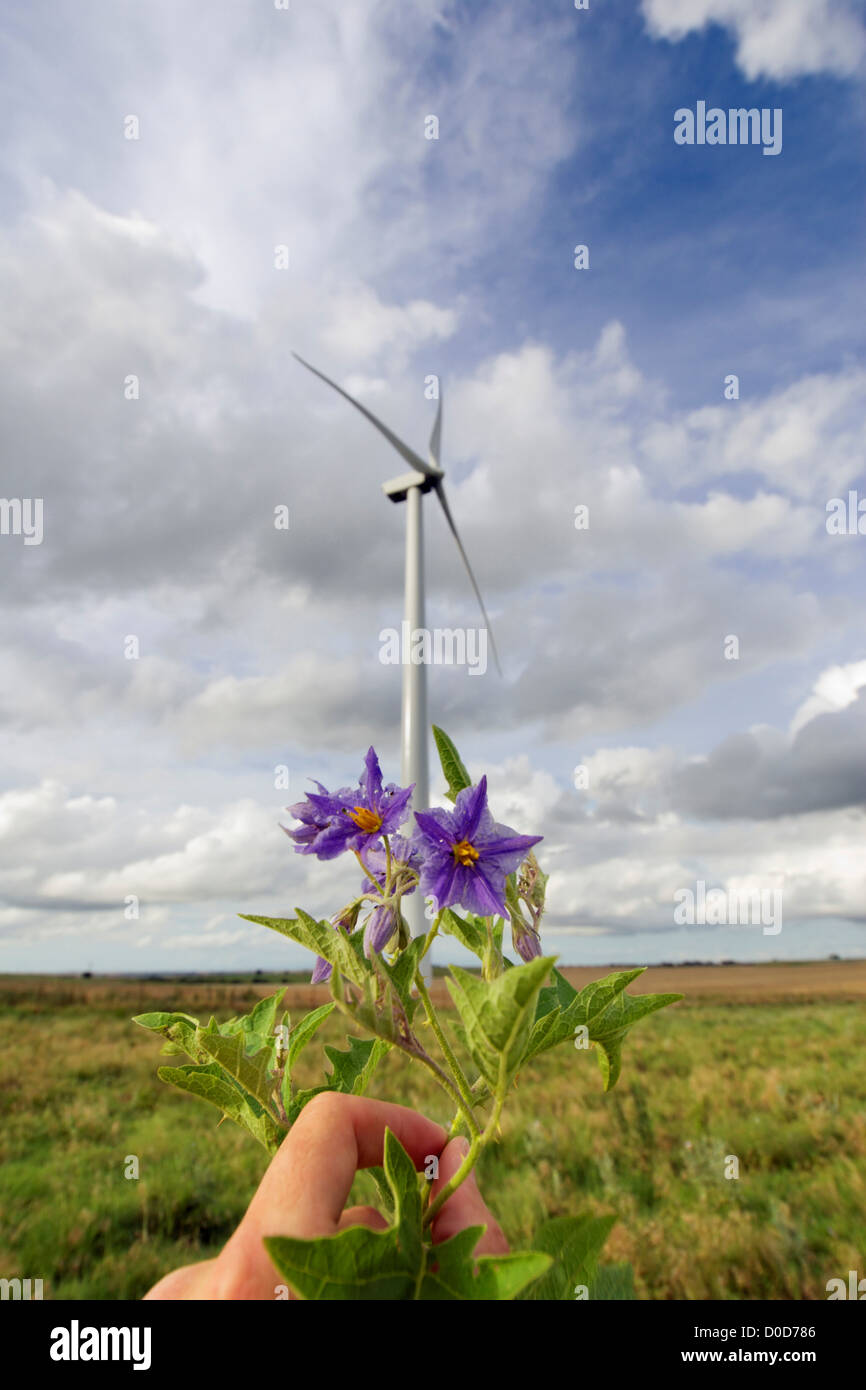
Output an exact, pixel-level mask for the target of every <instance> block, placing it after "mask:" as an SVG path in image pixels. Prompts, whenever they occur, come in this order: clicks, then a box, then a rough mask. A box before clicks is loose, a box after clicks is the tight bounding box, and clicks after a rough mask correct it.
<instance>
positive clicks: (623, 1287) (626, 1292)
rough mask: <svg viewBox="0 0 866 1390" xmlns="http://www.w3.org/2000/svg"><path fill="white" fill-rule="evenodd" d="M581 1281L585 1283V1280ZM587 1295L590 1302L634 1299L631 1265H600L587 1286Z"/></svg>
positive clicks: (635, 1295) (635, 1296)
mask: <svg viewBox="0 0 866 1390" xmlns="http://www.w3.org/2000/svg"><path fill="white" fill-rule="evenodd" d="M582 1282H583V1283H586V1280H585V1279H584V1280H583V1281H582ZM587 1295H588V1297H589V1300H590V1302H591V1301H592V1300H596V1301H597V1300H598V1299H616V1300H617V1301H621V1300H626V1299H636V1298H637V1294H636V1293H635V1288H634V1270H633V1269H632V1267H631V1265H630V1264H617V1265H601V1266H600V1267H599V1270H598V1273H597V1274H596V1276H595V1278H594V1279H593V1280H591V1281H590V1283H589V1284H588V1286H587Z"/></svg>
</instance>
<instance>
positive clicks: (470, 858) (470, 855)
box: [454, 840, 478, 869]
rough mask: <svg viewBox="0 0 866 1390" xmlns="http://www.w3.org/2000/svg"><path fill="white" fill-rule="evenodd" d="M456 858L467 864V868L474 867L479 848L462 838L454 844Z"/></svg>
mask: <svg viewBox="0 0 866 1390" xmlns="http://www.w3.org/2000/svg"><path fill="white" fill-rule="evenodd" d="M454 858H455V859H456V860H457V861H458V863H460V864H465V865H466V867H467V868H469V869H471V868H474V866H475V861H476V859H477V858H478V850H477V849H476V848H475V846H474V845H470V843H469V841H468V840H460V841H458V843H457V844H456V845H455V846H454Z"/></svg>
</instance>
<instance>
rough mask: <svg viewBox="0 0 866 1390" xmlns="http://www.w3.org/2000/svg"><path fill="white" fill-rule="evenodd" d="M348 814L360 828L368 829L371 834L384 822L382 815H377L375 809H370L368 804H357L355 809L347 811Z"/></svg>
mask: <svg viewBox="0 0 866 1390" xmlns="http://www.w3.org/2000/svg"><path fill="white" fill-rule="evenodd" d="M346 815H347V816H348V817H349V819H350V820H353V821H354V822H355V824H356V825H357V827H358V829H359V830H366V831H367V832H368V834H371V835H372V833H373V831H374V830H378V829H379V827H380V826H381V824H382V817H381V816H377V815H376V812H375V811H368V810H367V808H366V806H356V807H355V809H354V811H347V812H346Z"/></svg>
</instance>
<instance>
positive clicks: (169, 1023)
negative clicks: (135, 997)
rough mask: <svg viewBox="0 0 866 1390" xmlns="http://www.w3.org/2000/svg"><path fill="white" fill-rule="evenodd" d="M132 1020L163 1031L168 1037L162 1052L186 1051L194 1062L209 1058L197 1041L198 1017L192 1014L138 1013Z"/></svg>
mask: <svg viewBox="0 0 866 1390" xmlns="http://www.w3.org/2000/svg"><path fill="white" fill-rule="evenodd" d="M132 1021H133V1023H137V1024H139V1026H140V1027H142V1028H149V1029H150V1030H151V1032H154V1033H161V1034H162V1036H163V1037H164V1038H166V1039H167V1041H166V1045H165V1047H163V1048H161V1049H160V1050H161V1052H163V1053H175V1054H176V1053H183V1052H185V1053H186V1055H187V1057H189V1058H191V1060H192V1061H193V1062H204V1061H206V1060H207V1053H206V1052H204V1050H203V1049H202V1047H201V1046H200V1044H199V1043H198V1042H197V1033H198V1026H199V1025H198V1019H197V1018H193V1017H192V1016H191V1015H190V1014H177V1013H173V1014H170V1013H151V1014H137V1015H136V1016H135V1018H133V1020H132Z"/></svg>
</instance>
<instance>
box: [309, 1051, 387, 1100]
mask: <svg viewBox="0 0 866 1390" xmlns="http://www.w3.org/2000/svg"><path fill="white" fill-rule="evenodd" d="M346 1042H347V1043H348V1044H349V1050H348V1051H347V1052H344V1051H342V1050H341V1049H340V1048H337V1047H327V1046H326V1047H325V1052H326V1054H327V1056H328V1058H329V1060H330V1061H331V1062H332V1063H333V1067H334V1070H333V1071H331V1072H328V1084H327V1086H324V1087H322V1088H321V1089H322V1090H326V1091H343V1092H345V1093H346V1094H347V1095H350V1096H363V1095H364V1094H365V1093H366V1090H367V1087H368V1086H369V1084H370V1081H371V1080H372V1077H373V1072H374V1071H375V1070H376V1068H377V1067H378V1065H379V1063H380V1062H381V1060H382V1058H383V1057H384V1056H385V1053H386V1052H387V1051H388V1045H387V1043H384V1042H382V1041H381V1039H379V1038H364V1039H361V1038H352V1037H347V1038H346Z"/></svg>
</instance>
